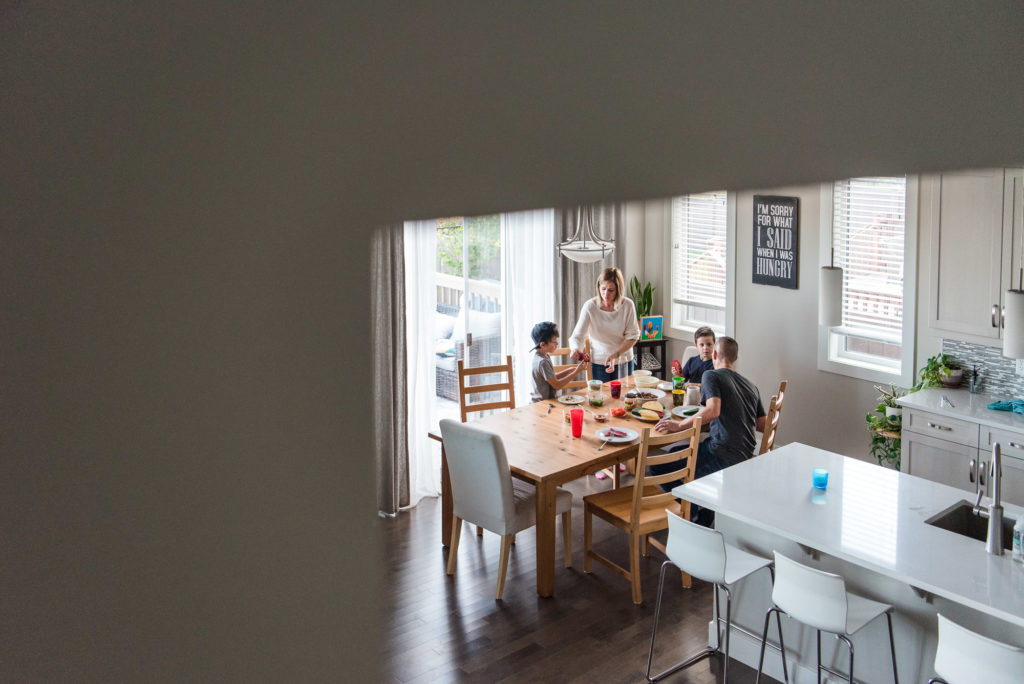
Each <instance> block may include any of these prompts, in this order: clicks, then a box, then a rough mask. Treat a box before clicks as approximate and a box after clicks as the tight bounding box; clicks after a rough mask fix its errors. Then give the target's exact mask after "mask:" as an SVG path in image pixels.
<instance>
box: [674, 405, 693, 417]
mask: <svg viewBox="0 0 1024 684" xmlns="http://www.w3.org/2000/svg"><path fill="white" fill-rule="evenodd" d="M699 410H700V406H676V407H675V408H674V409H672V415H673V416H678V417H679V418H689V417H690V416H692V415H693V414H694V413H696V412H697V411H699Z"/></svg>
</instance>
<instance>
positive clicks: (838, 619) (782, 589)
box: [754, 551, 900, 684]
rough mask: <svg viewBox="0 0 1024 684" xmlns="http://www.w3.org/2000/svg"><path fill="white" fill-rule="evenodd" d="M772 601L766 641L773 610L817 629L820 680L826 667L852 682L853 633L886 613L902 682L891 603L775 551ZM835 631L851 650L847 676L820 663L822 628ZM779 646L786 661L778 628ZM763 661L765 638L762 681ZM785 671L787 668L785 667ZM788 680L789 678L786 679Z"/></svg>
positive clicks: (896, 677)
mask: <svg viewBox="0 0 1024 684" xmlns="http://www.w3.org/2000/svg"><path fill="white" fill-rule="evenodd" d="M772 603H773V604H774V605H773V606H772V607H771V608H769V609H768V612H767V613H765V616H764V637H763V639H764V640H767V639H768V623H769V620H770V619H771V615H772V612H775V614H776V615H778V614H779V613H785V614H786V615H789V616H790V617H791V618H793V619H794V620H797V621H798V622H802V623H804V624H805V625H807V626H809V627H813V628H814V629H815V630H816V631H817V636H818V681H821V671H822V670H825V671H826V672H829V673H831V674H834V675H836V676H837V677H847V678H848V679H849V681H850V683H851V684H853V642H851V641H850V636H852V635H853V634H854V633H856V632H858V631H860V629H861V627H863V626H864V625H866V624H868V623H869V622H871V621H872V620H874V619H875V618H877V617H879V616H881V615H885V618H886V620H887V621H888V623H889V651H890V653H891V654H892V678H893V680H894V681H895V682H896V684H899V681H900V678H899V675H898V674H896V644H895V642H894V641H893V638H892V606H890V605H888V604H886V603H879V602H878V601H872V600H871V599H866V598H864V597H862V596H857V595H856V594H851V593H850V592H848V591H846V581H845V580H844V579H843V578H842V577H841V576H839V575H835V574H833V573H831V572H824V571H822V570H817V569H815V568H809V567H807V566H806V565H801V564H800V563H797V562H796V561H794V560H790V559H789V558H786V557H785V556H783V555H782V554H780V553H779V552H778V551H776V552H775V586H774V587H773V588H772ZM822 630H825V631H826V632H832V633H833V634H835V635H836V636H837V637H838V638H839V639H841V640H842V641H844V642H845V643H846V646H847V648H849V649H850V674H849V675H844V674H843V673H842V672H837V671H835V670H833V669H831V668H829V667H823V666H822V664H821V631H822ZM779 645H781V646H782V662H783V665H785V662H786V647H785V644H783V642H782V629H781V627H780V629H779ZM763 664H764V641H763V640H762V643H761V656H760V658H758V661H757V678H756V679H755V680H754V682H755V684H757V682H760V680H761V667H762V666H763ZM783 672H785V670H783ZM786 681H787V682H788V681H789V680H788V678H787V680H786Z"/></svg>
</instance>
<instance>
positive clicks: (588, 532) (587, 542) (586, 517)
mask: <svg viewBox="0 0 1024 684" xmlns="http://www.w3.org/2000/svg"><path fill="white" fill-rule="evenodd" d="M593 525H594V521H593V518H592V517H591V515H590V508H589V507H588V506H586V505H584V506H583V572H590V570H591V566H592V565H593V563H592V562H591V560H590V546H591V543H592V542H593V534H594V530H593Z"/></svg>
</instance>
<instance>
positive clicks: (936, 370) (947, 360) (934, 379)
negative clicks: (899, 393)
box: [910, 354, 964, 392]
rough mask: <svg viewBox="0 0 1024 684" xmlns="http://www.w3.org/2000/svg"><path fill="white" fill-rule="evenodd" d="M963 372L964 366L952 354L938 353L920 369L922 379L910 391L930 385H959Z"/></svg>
mask: <svg viewBox="0 0 1024 684" xmlns="http://www.w3.org/2000/svg"><path fill="white" fill-rule="evenodd" d="M963 373H964V371H963V368H962V367H961V366H960V364H959V363H958V362H957V361H956V360H954V359H953V357H952V356H950V355H949V354H936V355H935V356H932V357H929V358H928V359H927V360H926V361H925V362H924V366H922V367H921V370H920V371H919V374H920V377H921V380H920V381H919V382H918V383H917V384H916V385H914V387H913V388H912V389H911V390H910V391H911V392H916V391H918V390H923V389H928V388H929V387H950V388H952V387H959V386H960V383H961V382H963V378H964V375H963Z"/></svg>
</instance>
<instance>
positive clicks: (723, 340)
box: [715, 335, 740, 363]
mask: <svg viewBox="0 0 1024 684" xmlns="http://www.w3.org/2000/svg"><path fill="white" fill-rule="evenodd" d="M715 348H716V349H717V350H718V355H719V356H720V357H722V358H723V359H725V360H726V361H728V362H729V363H736V359H738V358H739V356H740V345H739V343H738V342H737V341H736V340H734V339H733V338H731V337H726V336H724V335H723V336H722V337H719V338H718V341H716V342H715Z"/></svg>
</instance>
